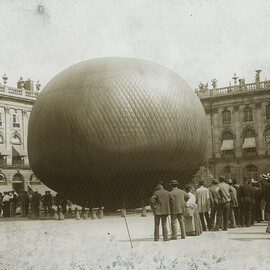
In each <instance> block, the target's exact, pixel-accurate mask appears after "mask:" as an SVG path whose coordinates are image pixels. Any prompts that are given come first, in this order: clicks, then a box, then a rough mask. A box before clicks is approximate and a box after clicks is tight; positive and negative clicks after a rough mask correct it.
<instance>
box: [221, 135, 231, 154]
mask: <svg viewBox="0 0 270 270" xmlns="http://www.w3.org/2000/svg"><path fill="white" fill-rule="evenodd" d="M220 151H221V152H222V155H223V157H225V158H232V157H233V156H234V142H233V134H232V133H231V132H230V131H225V132H224V133H223V134H222V144H221V147H220Z"/></svg>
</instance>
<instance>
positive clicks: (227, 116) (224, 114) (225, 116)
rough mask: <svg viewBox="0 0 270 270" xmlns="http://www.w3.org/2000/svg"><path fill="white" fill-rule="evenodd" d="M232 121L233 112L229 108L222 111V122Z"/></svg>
mask: <svg viewBox="0 0 270 270" xmlns="http://www.w3.org/2000/svg"><path fill="white" fill-rule="evenodd" d="M230 123H231V112H230V111H229V110H224V111H223V112H222V124H230Z"/></svg>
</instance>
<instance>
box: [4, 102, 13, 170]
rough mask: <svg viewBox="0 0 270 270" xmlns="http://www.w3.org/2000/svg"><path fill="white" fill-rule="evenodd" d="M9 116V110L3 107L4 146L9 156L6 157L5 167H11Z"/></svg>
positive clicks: (10, 122)
mask: <svg viewBox="0 0 270 270" xmlns="http://www.w3.org/2000/svg"><path fill="white" fill-rule="evenodd" d="M11 124H12V121H11V116H10V108H9V107H5V145H6V148H7V150H8V151H9V153H10V155H9V156H7V165H12V145H11V142H10V140H11Z"/></svg>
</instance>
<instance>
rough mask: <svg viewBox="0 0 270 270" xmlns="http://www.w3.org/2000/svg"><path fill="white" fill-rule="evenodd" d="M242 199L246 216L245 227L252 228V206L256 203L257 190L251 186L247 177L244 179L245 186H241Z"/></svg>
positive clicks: (243, 217) (244, 218)
mask: <svg viewBox="0 0 270 270" xmlns="http://www.w3.org/2000/svg"><path fill="white" fill-rule="evenodd" d="M240 190H241V197H242V200H243V205H244V213H243V214H244V215H243V216H242V219H243V220H244V221H245V222H244V223H245V226H246V227H250V225H251V211H252V204H253V201H254V194H255V190H254V189H253V188H252V187H251V186H250V184H249V181H248V179H247V178H246V177H244V179H243V184H242V185H240Z"/></svg>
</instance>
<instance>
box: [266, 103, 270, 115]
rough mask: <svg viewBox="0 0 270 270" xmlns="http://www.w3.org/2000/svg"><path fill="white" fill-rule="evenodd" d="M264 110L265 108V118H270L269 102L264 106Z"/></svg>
mask: <svg viewBox="0 0 270 270" xmlns="http://www.w3.org/2000/svg"><path fill="white" fill-rule="evenodd" d="M265 110H266V119H270V104H268V105H267V106H266V107H265Z"/></svg>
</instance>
